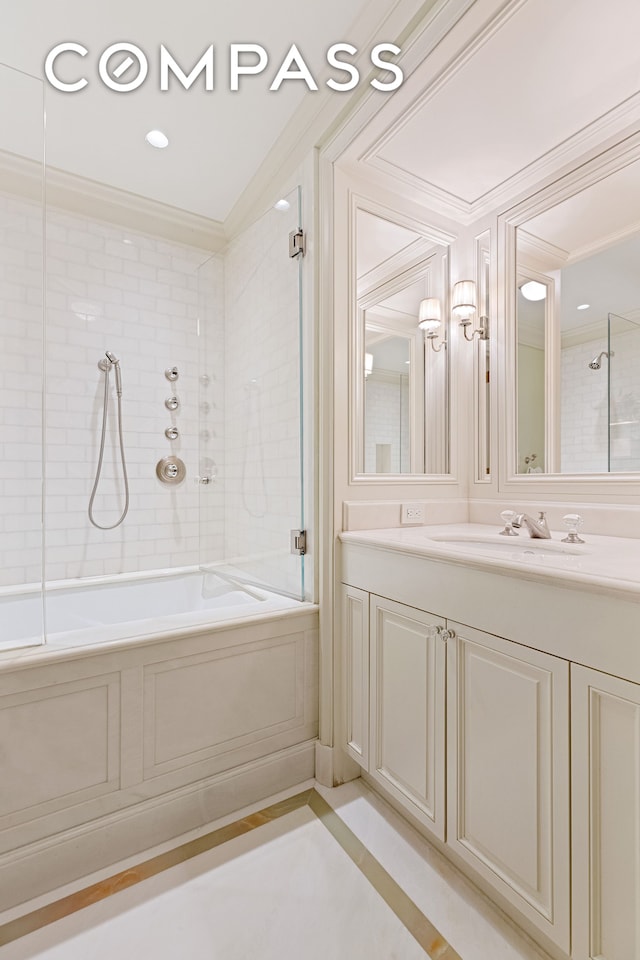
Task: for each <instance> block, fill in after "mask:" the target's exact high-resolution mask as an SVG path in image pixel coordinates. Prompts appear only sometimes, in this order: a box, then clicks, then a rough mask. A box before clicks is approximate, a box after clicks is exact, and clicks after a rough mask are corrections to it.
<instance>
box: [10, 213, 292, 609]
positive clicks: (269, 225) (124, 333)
mask: <svg viewBox="0 0 640 960" xmlns="http://www.w3.org/2000/svg"><path fill="white" fill-rule="evenodd" d="M0 210H1V211H2V224H1V226H2V234H1V235H0V241H1V243H0V271H1V273H0V278H1V282H2V287H1V288H0V302H1V304H2V320H1V323H2V326H1V327H0V337H1V344H0V346H1V348H2V352H3V357H4V371H5V373H4V387H5V399H4V402H3V404H2V413H1V416H2V426H3V439H2V445H3V449H2V453H3V463H2V465H1V466H0V471H1V472H0V479H1V483H2V486H1V488H0V489H1V491H2V494H3V499H2V505H1V506H0V521H1V524H2V533H3V540H2V543H1V544H0V559H1V560H2V567H1V570H0V585H5V586H6V585H21V584H25V583H37V582H38V581H39V580H40V577H41V560H42V553H41V459H42V428H41V410H42V395H41V389H42V382H43V368H42V363H43V361H42V351H43V319H42V249H41V247H42V216H41V211H40V208H39V207H38V206H37V205H36V204H31V203H29V202H27V201H24V200H21V199H12V198H7V197H0ZM296 225H297V198H296V197H295V196H292V197H291V208H290V210H289V211H286V212H281V211H275V210H272V211H270V212H269V213H268V214H267V215H265V216H264V217H263V218H262V219H261V220H259V221H258V222H257V223H256V224H255V225H254V226H253V227H252V228H250V229H249V230H247V231H246V232H245V233H244V234H243V235H242V236H241V237H240V238H238V239H237V240H235V241H234V242H233V243H232V244H231V246H230V247H229V249H228V251H227V252H226V254H225V257H224V258H223V257H222V256H219V255H214V256H210V255H209V254H207V253H206V252H205V251H200V250H195V249H192V248H189V247H185V246H183V245H181V244H177V243H169V242H166V241H165V240H161V239H157V238H154V237H150V236H146V235H141V234H134V233H128V232H126V231H124V230H121V229H119V228H117V227H115V226H112V225H110V224H106V223H102V222H97V221H93V220H90V219H87V218H84V217H82V216H76V215H71V214H68V213H64V212H58V211H54V210H49V211H48V212H47V276H46V288H47V289H46V323H45V331H44V334H45V343H44V347H45V356H46V361H45V363H46V387H45V408H46V430H45V463H46V484H45V490H46V496H45V527H46V531H45V532H46V537H45V542H46V549H45V578H46V580H47V581H56V580H63V579H65V580H66V579H75V578H85V577H93V576H102V575H110V574H118V573H127V572H139V571H144V570H149V569H165V568H170V567H176V566H189V565H192V564H197V563H219V562H220V561H223V560H228V561H229V562H230V563H231V564H233V565H234V566H235V567H239V568H241V569H242V570H244V571H246V572H247V573H248V574H250V575H251V576H253V577H255V578H256V579H257V580H260V581H263V582H265V583H267V584H273V585H274V586H276V587H277V588H278V589H281V590H284V591H285V592H288V593H292V594H295V595H299V594H300V589H301V577H300V572H301V562H300V559H299V558H297V557H293V556H292V555H291V553H290V550H289V537H290V530H291V529H292V528H295V527H297V526H299V524H300V520H301V509H302V505H301V481H300V457H299V450H300V371H299V356H300V354H299V289H298V264H297V262H295V261H293V260H291V259H289V256H288V233H289V230H291V229H294V228H295V227H296ZM106 350H110V351H112V352H113V353H114V354H115V355H116V356H117V357H118V358H119V360H120V365H121V370H122V381H123V398H122V416H123V432H124V441H125V455H126V464H127V471H128V475H129V483H130V496H131V502H130V507H129V513H128V515H127V517H126V520H125V522H124V523H123V524H122V525H121V526H119V527H117V528H115V529H114V530H98V529H96V528H95V527H93V526H92V525H91V524H90V523H89V520H88V516H87V507H88V502H89V497H90V493H91V489H92V486H93V481H94V477H95V473H96V466H97V461H98V455H99V443H100V432H101V422H102V409H103V396H104V382H105V377H104V373H102V372H101V371H100V370H99V369H98V362H99V360H100V359H101V358H103V357H104V354H105V351H106ZM172 366H177V367H178V370H179V379H178V380H177V381H176V382H175V383H170V382H169V381H168V380H167V379H166V378H165V373H164V372H165V369H166V368H168V367H172ZM174 392H175V394H176V395H177V397H178V398H179V401H180V406H179V408H178V410H177V411H175V412H173V413H172V412H170V411H169V410H167V409H166V407H165V400H166V399H167V398H168V397H170V396H171V395H172V394H173V393H174ZM170 425H175V426H176V427H177V428H178V430H179V433H180V436H179V439H178V440H176V441H169V440H168V439H167V438H166V437H165V433H164V431H165V429H166V428H167V427H168V426H170ZM169 453H175V454H177V455H179V456H180V457H181V458H182V459H183V460H184V461H185V464H186V467H187V479H186V481H185V482H184V483H182V484H181V485H179V486H177V487H172V486H169V485H164V484H162V483H160V481H159V480H158V479H157V477H156V472H155V468H156V463H157V461H158V460H159V459H160V458H162V457H164V456H166V455H168V454H169ZM203 478H204V479H208V480H209V481H210V482H208V483H202V482H200V481H201V479H203ZM123 505H124V484H123V477H122V468H121V463H120V456H119V446H118V434H117V403H116V396H115V377H114V376H113V375H111V377H110V387H109V403H108V429H107V440H106V448H105V458H104V464H103V469H102V477H101V481H100V486H99V490H98V494H97V496H96V499H95V505H94V516H95V518H96V520H97V522H98V523H100V524H103V525H109V524H111V523H113V522H115V520H116V519H117V518H118V517H119V516H120V514H121V511H122V509H123Z"/></svg>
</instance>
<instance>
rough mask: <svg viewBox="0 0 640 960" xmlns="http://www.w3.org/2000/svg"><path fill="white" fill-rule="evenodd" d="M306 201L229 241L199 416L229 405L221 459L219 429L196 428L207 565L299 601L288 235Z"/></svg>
mask: <svg viewBox="0 0 640 960" xmlns="http://www.w3.org/2000/svg"><path fill="white" fill-rule="evenodd" d="M301 199H302V198H301V191H300V189H299V188H296V189H294V190H293V191H291V193H290V194H288V195H287V196H286V197H283V198H282V199H281V200H279V201H278V203H277V204H276V205H275V206H274V207H273V208H272V209H270V210H269V211H267V213H265V214H264V215H263V216H262V217H261V218H260V219H259V220H257V221H256V222H255V223H254V224H253V225H252V226H250V227H248V228H247V229H246V230H245V231H244V232H243V233H242V234H241V235H240V236H238V237H237V238H235V239H234V240H233V241H232V243H231V244H230V245H229V247H228V248H227V250H226V252H225V255H224V305H223V309H222V310H220V309H219V310H218V311H212V310H210V311H208V317H207V319H206V321H205V324H204V326H205V329H204V330H203V331H201V332H202V333H203V334H204V336H205V339H206V341H207V345H206V347H205V364H206V365H208V368H209V369H208V371H207V373H206V374H205V378H208V379H205V381H204V382H203V383H202V389H201V405H202V406H201V410H202V411H204V413H203V416H206V415H210V414H212V413H213V411H214V404H216V403H218V404H219V403H220V402H221V401H222V412H221V413H220V415H219V416H218V425H217V427H216V433H217V438H216V439H217V444H213V445H215V446H216V448H217V455H216V456H211V455H210V454H209V455H204V446H203V444H205V443H207V444H209V450H211V449H212V448H213V447H212V440H213V437H212V430H211V429H210V428H209V427H205V428H203V432H201V453H202V454H203V455H202V456H201V478H200V479H201V481H202V480H203V479H204V480H205V481H206V480H207V479H209V482H205V483H204V484H202V494H201V507H202V509H201V522H202V523H203V524H204V528H203V529H201V560H202V563H203V565H204V566H205V567H206V568H207V569H215V570H217V572H219V573H221V574H222V575H223V576H227V577H228V578H230V579H231V580H238V581H241V582H242V583H245V584H253V585H256V586H259V587H262V588H264V589H267V590H270V591H273V592H276V593H280V594H284V595H286V596H290V597H294V598H296V599H303V598H304V595H305V588H304V556H303V555H300V554H295V553H292V552H291V531H294V530H303V529H304V519H303V518H304V496H303V479H304V478H303V439H304V438H303V419H302V307H301V304H302V257H301V256H298V257H293V258H292V257H290V255H289V236H290V234H292V233H294V234H295V233H296V232H297V231H298V230H299V229H301ZM205 267H206V265H205ZM213 269H214V268H212V267H211V266H209V267H208V270H209V271H210V274H209V276H207V275H205V274H204V273H203V274H202V277H201V284H200V288H201V290H204V289H206V287H207V284H208V287H209V291H210V293H211V291H212V290H213V289H214V287H215V283H214V282H212V277H211V272H212V270H213ZM201 272H202V271H201ZM204 301H207V297H205V298H204ZM204 301H203V307H202V309H201V315H202V314H203V312H206V311H204ZM208 302H209V303H210V302H211V300H210V296H209V299H208ZM221 312H222V314H223V317H222V318H221V317H220V313H221ZM214 314H216V315H215V316H214ZM221 344H223V347H222V350H221V348H220V345H221ZM222 354H223V356H224V362H223V364H221V355H222ZM216 362H217V365H218V369H217V370H216V369H215V367H216ZM214 383H215V384H216V387H215V389H214V391H213V393H212V391H211V387H212V386H213V384H214ZM207 391H209V393H208V395H207ZM214 393H215V396H214V395H213V394H214ZM218 410H219V408H218ZM211 460H213V461H215V462H214V463H213V465H212V464H211V463H210V461H211ZM209 467H212V468H213V469H212V475H211V476H210V477H209V478H207V476H206V470H207V468H209ZM216 503H217V504H219V505H220V511H219V514H218V515H217V516H216V509H215V504H216Z"/></svg>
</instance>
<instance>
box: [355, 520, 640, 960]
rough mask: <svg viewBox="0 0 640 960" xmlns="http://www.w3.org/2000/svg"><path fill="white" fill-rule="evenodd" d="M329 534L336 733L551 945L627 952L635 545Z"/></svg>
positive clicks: (634, 863) (635, 838) (639, 549)
mask: <svg viewBox="0 0 640 960" xmlns="http://www.w3.org/2000/svg"><path fill="white" fill-rule="evenodd" d="M499 529H500V528H499V526H485V525H481V524H451V525H444V526H429V527H414V528H411V529H392V530H376V531H367V532H357V533H356V532H350V533H343V534H341V536H340V540H341V544H340V570H341V580H342V586H341V595H342V630H341V642H342V677H343V683H342V712H343V722H342V729H341V732H340V738H341V741H342V746H343V749H344V750H345V751H346V752H347V753H348V754H349V756H350V757H352V758H353V759H354V760H355V761H356V762H357V763H358V764H359V765H360V767H361V768H362V771H363V776H364V777H365V779H367V780H368V782H370V783H371V784H372V785H374V786H375V787H376V789H379V790H380V791H381V792H382V793H383V794H384V795H385V797H386V798H387V799H388V800H390V801H391V802H392V803H393V804H394V805H395V806H397V807H399V808H400V809H402V810H403V811H404V812H405V814H408V815H409V817H410V819H411V820H412V822H413V823H414V824H415V825H417V826H418V828H419V829H420V830H421V831H422V832H424V833H425V834H427V835H428V836H429V837H430V838H431V839H432V840H433V842H434V843H435V844H436V845H437V846H438V847H439V849H440V850H441V851H442V852H443V853H444V854H445V855H446V856H448V857H449V858H450V859H452V860H453V861H454V862H455V863H456V864H457V865H458V866H459V867H460V868H461V869H462V870H463V872H466V873H467V874H468V875H469V876H470V877H471V878H472V879H473V880H474V882H476V883H477V884H478V885H479V886H481V887H482V888H483V889H484V890H485V892H486V893H488V895H489V896H490V897H491V898H492V899H493V900H495V901H496V902H497V903H498V904H499V905H500V906H501V907H502V908H503V909H504V910H505V911H506V912H507V913H509V914H510V915H511V916H512V918H513V919H514V920H516V922H517V923H518V924H519V925H520V926H522V927H523V928H524V929H525V930H526V931H527V932H528V933H529V934H530V935H531V936H533V937H534V939H535V940H536V941H537V942H538V943H540V944H541V946H543V947H544V948H545V949H546V950H547V951H548V952H549V953H550V954H551V955H552V956H555V957H568V956H571V957H572V958H573V960H588V958H589V957H593V956H606V957H620V958H622V957H624V958H627V957H629V958H631V957H636V956H638V955H639V951H640V931H639V929H638V925H637V917H636V914H637V904H638V902H640V866H639V864H640V825H639V822H638V809H640V749H639V742H638V730H640V542H639V541H638V540H632V539H622V538H615V537H603V536H592V535H589V534H588V532H584V533H583V536H584V539H585V541H586V542H585V543H584V544H566V543H562V538H563V537H564V536H565V533H562V532H556V531H552V538H551V540H533V539H530V538H529V537H528V536H527V535H526V534H525V531H524V530H522V531H521V533H520V535H519V537H517V538H516V537H503V536H500V535H499Z"/></svg>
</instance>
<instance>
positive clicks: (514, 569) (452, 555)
mask: <svg viewBox="0 0 640 960" xmlns="http://www.w3.org/2000/svg"><path fill="white" fill-rule="evenodd" d="M581 534H582V531H581ZM565 536H566V531H564V532H561V531H557V530H555V531H554V530H552V531H551V540H538V539H533V538H530V537H529V536H528V534H527V533H526V531H525V530H521V532H520V534H519V536H517V537H504V536H501V535H500V533H499V530H498V529H497V528H496V526H489V525H486V524H480V523H457V524H442V525H429V526H420V527H399V528H389V529H383V530H359V531H349V532H343V533H341V534H340V539H341V540H342V541H343V542H344V543H345V544H350V543H353V544H360V545H363V546H370V547H378V548H380V549H385V550H393V551H398V552H399V553H404V554H412V555H417V556H421V557H428V558H431V559H441V560H446V561H447V562H451V563H456V564H464V565H466V566H471V567H475V568H476V569H482V570H485V571H487V572H496V573H507V574H508V575H510V576H515V577H519V578H522V579H526V580H537V581H541V580H544V581H547V582H549V581H551V582H553V583H554V584H556V585H558V586H559V585H561V584H562V583H565V584H566V585H567V586H568V585H570V584H571V585H575V586H578V585H580V586H582V587H583V589H584V588H585V587H590V588H592V589H595V590H597V591H598V592H605V593H613V594H617V595H621V594H622V595H625V596H626V598H627V599H629V600H638V601H640V540H637V539H632V538H623V537H603V536H596V535H592V534H589V533H584V534H583V539H584V540H585V543H583V544H567V543H562V538H563V537H565Z"/></svg>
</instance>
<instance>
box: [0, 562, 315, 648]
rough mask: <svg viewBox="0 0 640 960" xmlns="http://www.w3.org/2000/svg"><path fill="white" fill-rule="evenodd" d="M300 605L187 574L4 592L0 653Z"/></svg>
mask: <svg viewBox="0 0 640 960" xmlns="http://www.w3.org/2000/svg"><path fill="white" fill-rule="evenodd" d="M299 606H300V602H299V601H296V600H293V599H290V598H288V597H284V596H280V595H278V594H274V593H269V592H268V591H266V590H262V589H260V588H258V587H254V586H245V585H243V584H241V583H240V582H239V581H237V580H235V579H234V578H229V577H228V576H227V575H226V574H220V573H215V572H203V571H202V570H200V569H193V568H187V569H183V570H180V571H177V572H176V571H171V573H167V572H166V571H152V572H149V573H145V574H122V575H119V576H113V577H96V578H89V579H85V580H83V581H82V583H79V582H78V581H75V580H66V581H59V582H55V583H50V584H47V587H46V591H45V599H44V614H43V598H42V592H41V589H40V586H39V585H29V586H27V587H24V588H21V589H19V590H18V591H16V590H15V588H14V589H13V590H9V589H7V588H3V590H2V591H1V592H0V651H8V650H15V648H18V649H19V648H21V647H34V646H37V647H40V648H42V642H43V621H44V623H45V624H46V626H45V632H46V646H47V647H55V648H60V647H69V646H81V645H85V644H94V643H104V642H107V641H112V640H126V639H133V638H136V637H141V636H157V635H160V634H162V633H167V632H175V631H177V630H181V629H182V628H186V629H188V628H193V627H198V626H202V625H208V624H214V623H222V622H224V621H226V620H237V619H238V618H243V617H255V616H259V615H264V614H269V613H275V612H277V611H280V610H287V609H291V608H293V607H299Z"/></svg>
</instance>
